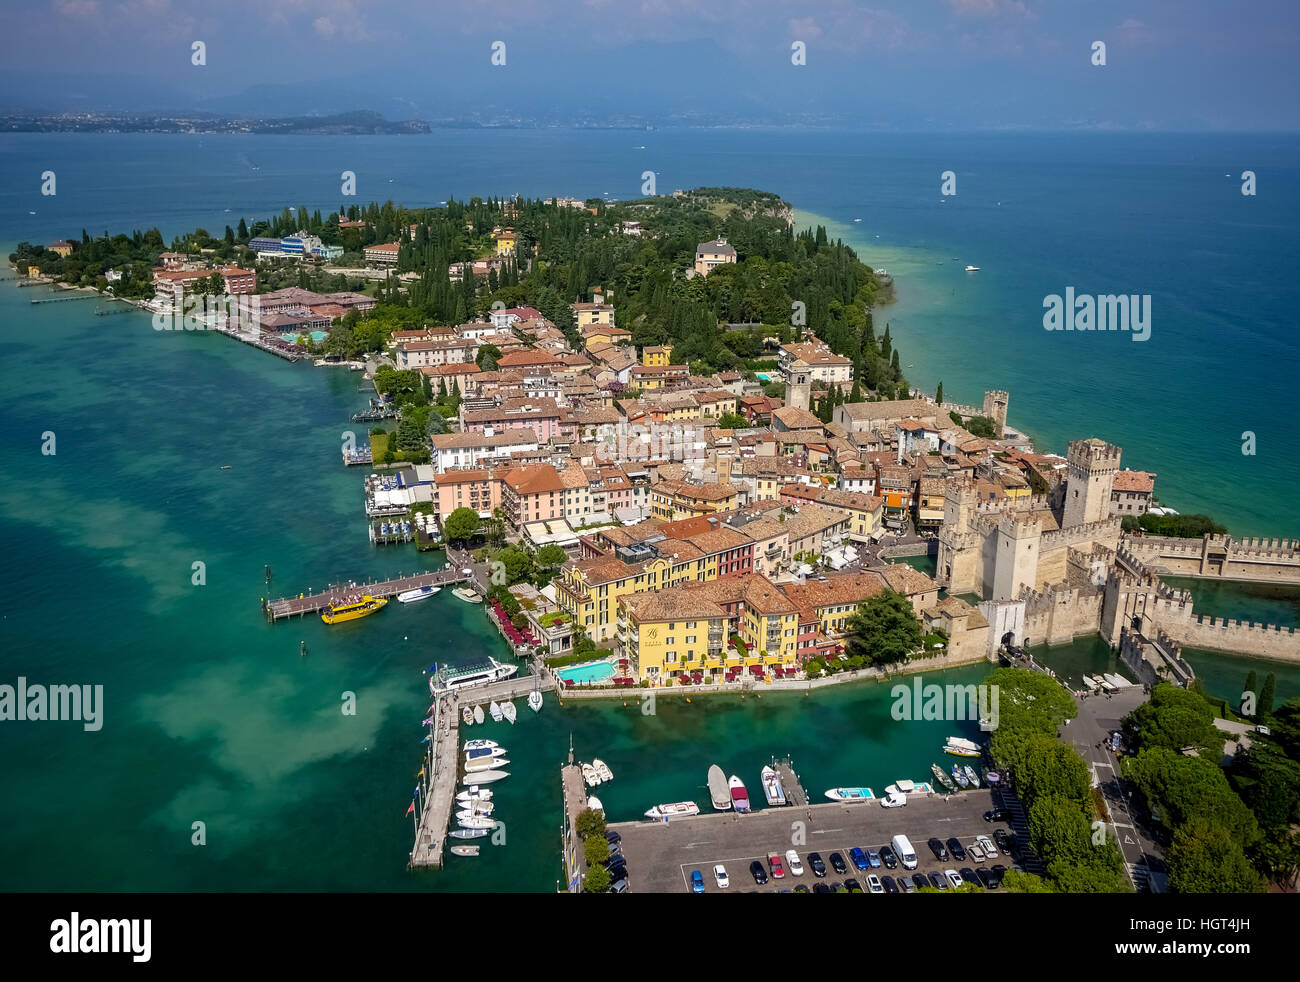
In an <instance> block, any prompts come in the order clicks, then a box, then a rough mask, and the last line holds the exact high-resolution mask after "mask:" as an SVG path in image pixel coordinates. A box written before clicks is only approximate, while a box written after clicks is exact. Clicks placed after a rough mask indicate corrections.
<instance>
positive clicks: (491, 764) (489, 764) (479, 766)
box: [465, 757, 510, 774]
mask: <svg viewBox="0 0 1300 982" xmlns="http://www.w3.org/2000/svg"><path fill="white" fill-rule="evenodd" d="M508 763H510V761H508V760H506V759H505V758H504V757H484V758H481V759H480V760H471V761H468V762H467V763H466V764H465V773H466V774H473V773H474V772H475V771H491V770H495V769H496V768H498V767H505V766H506V764H508Z"/></svg>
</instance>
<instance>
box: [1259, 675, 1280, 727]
mask: <svg viewBox="0 0 1300 982" xmlns="http://www.w3.org/2000/svg"><path fill="white" fill-rule="evenodd" d="M1275 681H1277V680H1276V679H1275V678H1274V677H1273V673H1272V672H1269V673H1268V674H1267V675H1265V676H1264V688H1263V689H1261V690H1260V693H1259V706H1258V708H1259V712H1258V713H1256V714H1255V715H1256V716H1257V717H1260V716H1267V715H1269V714H1270V713H1271V712H1273V683H1274V682H1275Z"/></svg>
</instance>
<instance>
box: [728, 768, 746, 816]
mask: <svg viewBox="0 0 1300 982" xmlns="http://www.w3.org/2000/svg"><path fill="white" fill-rule="evenodd" d="M727 787H728V788H730V789H731V807H732V808H734V809H736V813H737V814H738V815H743V814H745V812H747V811H749V792H748V791H746V790H745V782H744V781H742V780H741V779H740V778H739V777H737V776H736V775H735V774H732V775H731V777H729V778H727Z"/></svg>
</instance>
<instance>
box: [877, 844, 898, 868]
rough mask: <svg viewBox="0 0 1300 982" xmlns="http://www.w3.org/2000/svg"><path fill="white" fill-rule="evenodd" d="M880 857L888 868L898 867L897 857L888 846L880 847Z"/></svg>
mask: <svg viewBox="0 0 1300 982" xmlns="http://www.w3.org/2000/svg"><path fill="white" fill-rule="evenodd" d="M880 859H881V862H883V863H884V864H885V865H886V866H887V867H888V868H889V869H898V857H897V856H895V855H894V850H893V849H890V848H889V846H881V847H880Z"/></svg>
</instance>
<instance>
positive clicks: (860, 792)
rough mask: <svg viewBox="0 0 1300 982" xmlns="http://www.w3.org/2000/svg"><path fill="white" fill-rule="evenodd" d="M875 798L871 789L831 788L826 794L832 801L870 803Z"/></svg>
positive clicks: (874, 793)
mask: <svg viewBox="0 0 1300 982" xmlns="http://www.w3.org/2000/svg"><path fill="white" fill-rule="evenodd" d="M875 796H876V792H874V791H872V790H871V789H870V788H831V789H830V790H829V791H827V792H826V797H827V798H830V800H831V801H869V800H871V799H872V798H874V797H875Z"/></svg>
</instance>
